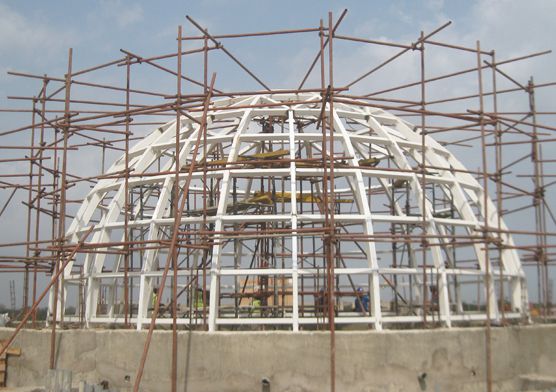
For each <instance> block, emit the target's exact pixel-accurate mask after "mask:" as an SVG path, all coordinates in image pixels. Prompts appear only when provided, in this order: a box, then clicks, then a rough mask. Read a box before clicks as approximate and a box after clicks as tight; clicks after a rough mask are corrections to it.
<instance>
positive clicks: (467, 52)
mask: <svg viewBox="0 0 556 392" xmlns="http://www.w3.org/2000/svg"><path fill="white" fill-rule="evenodd" d="M346 14H347V10H345V11H344V12H343V13H342V14H341V15H340V16H339V18H337V19H336V20H334V18H333V15H332V14H331V13H330V14H329V15H328V20H327V23H326V25H325V23H324V22H323V21H322V20H321V23H320V25H319V26H317V27H312V28H303V29H296V30H283V31H270V32H256V33H242V34H226V35H212V34H211V33H209V32H208V30H206V29H205V28H204V27H203V26H201V25H199V24H198V23H197V22H196V21H195V20H193V18H191V17H189V16H188V17H187V20H188V21H189V22H190V23H191V24H192V25H193V26H194V27H195V28H197V29H198V30H199V31H200V35H198V36H184V35H183V32H182V28H181V26H180V27H179V28H178V33H177V48H176V51H175V52H174V53H167V54H162V55H157V56H150V57H145V56H141V55H138V54H136V53H132V52H129V51H125V50H122V56H121V57H120V58H117V59H115V60H113V61H110V62H107V63H104V64H100V65H95V66H91V67H90V68H87V69H83V70H78V71H75V70H74V69H73V53H72V50H71V49H70V50H69V54H68V68H67V73H66V74H65V75H64V77H53V76H48V75H32V74H26V73H21V72H9V74H10V75H13V76H16V77H21V78H25V79H34V80H36V81H37V82H38V84H39V87H38V91H37V93H36V94H34V95H33V96H12V97H10V98H11V99H12V100H16V101H22V102H25V103H26V104H27V107H20V108H13V109H2V111H3V112H12V113H18V114H21V113H27V114H29V115H30V120H29V122H28V123H27V124H25V125H22V126H21V127H19V128H17V129H11V130H5V131H3V132H1V133H0V137H2V140H3V141H5V142H4V143H2V146H1V147H0V148H1V149H2V150H3V151H4V152H6V154H5V155H6V156H8V158H5V159H2V160H1V163H2V165H3V166H2V167H3V168H5V167H6V166H7V165H9V164H14V163H16V162H18V164H19V167H21V165H28V167H29V170H28V171H27V172H22V173H13V172H11V171H7V172H5V174H0V177H2V179H1V180H0V188H1V189H3V190H4V192H6V193H7V194H9V196H8V197H7V198H6V202H5V203H4V205H3V207H2V210H1V212H0V219H2V218H1V215H2V214H3V213H4V211H5V210H6V209H7V208H8V207H9V206H10V204H11V203H12V201H13V200H14V196H15V195H16V193H19V195H18V196H20V197H21V195H22V194H25V200H24V201H23V205H24V208H23V213H24V214H25V216H26V227H27V229H26V238H22V239H21V241H19V242H16V243H3V244H0V246H1V248H2V249H3V252H2V253H3V254H2V255H1V256H0V259H1V264H0V268H1V269H2V271H5V272H19V273H21V274H22V276H23V279H22V280H23V298H22V303H23V312H22V314H21V315H20V317H19V319H20V323H19V326H18V328H17V329H16V332H15V334H17V332H18V331H19V330H20V329H21V328H23V327H25V326H27V327H30V326H31V325H30V321H31V322H32V326H36V325H38V321H37V318H36V314H37V309H38V307H39V305H40V304H41V301H42V300H43V299H45V298H46V297H47V296H48V298H49V304H48V310H49V312H48V317H47V323H48V324H49V326H50V327H51V328H52V335H51V347H52V352H51V358H50V367H51V368H54V367H55V358H54V352H55V340H56V334H55V331H56V328H57V327H58V326H60V325H75V326H80V327H89V326H91V325H92V324H95V325H96V324H101V325H102V324H113V323H119V324H121V325H122V326H123V327H126V328H129V327H131V326H132V325H134V326H135V327H136V328H137V329H142V328H144V327H146V326H148V331H149V333H148V337H147V341H146V342H145V350H144V353H143V356H142V359H141V364H140V366H139V369H138V372H137V378H136V383H135V387H134V390H135V391H137V390H138V388H139V384H140V380H141V375H142V371H143V367H144V364H145V359H146V356H147V353H148V351H149V344H150V337H151V336H152V333H153V331H154V329H155V327H156V326H161V325H165V324H166V325H171V326H172V330H173V350H172V358H173V368H172V383H173V387H174V388H175V384H176V373H175V372H176V361H177V349H178V348H177V344H176V342H177V335H176V334H177V331H178V330H179V329H194V330H206V331H210V332H213V331H218V330H246V329H247V330H252V329H287V330H292V331H299V330H304V329H305V330H307V329H326V330H329V331H330V337H331V365H330V376H331V390H334V386H335V381H334V380H335V379H334V377H335V362H334V361H335V359H334V350H335V329H336V328H345V327H347V326H350V327H351V326H354V325H357V326H359V327H362V328H374V329H377V330H381V329H382V328H385V327H388V328H396V327H402V326H405V327H412V328H421V327H426V328H432V327H440V326H444V327H450V326H452V325H453V324H455V323H458V324H469V323H480V324H483V325H485V333H486V336H487V345H486V347H487V348H486V356H487V362H486V363H487V378H488V385H489V386H490V385H491V377H492V375H491V370H490V369H491V365H490V363H491V355H492V353H491V352H490V344H489V341H490V340H489V339H490V327H491V323H493V322H495V323H496V324H500V325H506V324H510V323H519V322H529V321H530V309H529V307H530V301H529V298H528V291H527V286H526V274H525V269H527V268H530V269H531V268H533V269H534V271H535V272H536V273H537V283H538V287H537V290H536V291H537V293H538V297H537V298H536V301H535V302H536V305H535V312H536V313H535V314H533V316H536V315H537V314H538V316H539V317H538V319H539V321H547V320H549V319H550V316H551V303H550V301H551V299H550V298H549V295H548V294H549V291H550V290H549V268H550V267H551V266H552V265H553V264H554V260H555V259H554V252H553V250H552V248H553V247H554V246H555V245H554V241H553V237H554V234H553V228H554V226H555V225H556V219H555V216H554V213H553V212H552V206H551V204H550V203H549V200H548V199H549V197H548V196H549V193H550V191H551V189H552V188H551V187H552V186H553V185H554V184H556V181H552V180H551V177H552V175H551V174H547V173H549V172H550V170H549V168H551V167H552V166H551V165H553V164H554V163H556V160H554V159H551V158H550V157H546V151H550V149H551V147H552V145H553V144H554V141H556V139H555V138H554V137H553V132H554V131H556V127H554V126H552V125H550V124H552V123H553V121H552V119H553V118H554V116H556V112H554V111H549V110H543V111H541V110H537V107H538V105H539V104H538V103H537V101H538V95H539V94H538V92H539V91H542V90H545V89H550V88H553V87H554V86H556V82H543V83H540V84H536V83H535V82H534V79H533V78H532V77H531V78H530V79H529V80H527V81H526V82H520V81H518V80H516V79H515V78H514V77H512V76H511V75H509V74H508V72H507V71H506V70H504V66H505V65H506V64H511V63H516V62H526V61H528V60H530V59H532V58H536V57H539V56H544V55H547V54H548V53H550V51H545V52H539V53H533V54H525V55H523V56H520V57H515V58H510V59H505V60H499V59H497V58H496V53H495V51H494V50H491V51H486V50H484V49H481V46H480V43H479V42H478V41H477V43H476V46H474V47H464V46H460V45H455V44H452V43H446V42H440V41H436V40H434V37H435V36H436V35H437V34H439V33H441V32H442V31H443V30H444V29H446V28H448V26H449V25H450V22H448V23H445V24H443V25H442V26H440V27H438V28H437V29H435V30H433V31H431V32H429V33H425V32H421V33H420V35H419V36H418V38H417V39H416V40H415V41H414V42H410V43H395V42H385V41H379V40H374V39H367V38H362V37H349V36H344V35H340V34H338V33H336V30H338V28H339V27H340V26H341V24H342V21H343V20H344V17H345V16H346ZM309 34H312V35H314V36H315V37H316V38H317V41H316V43H317V45H316V46H318V48H316V49H315V52H316V53H315V56H314V59H313V61H312V63H311V64H310V66H309V68H308V70H307V71H306V72H304V73H303V75H304V76H303V78H302V81H301V82H300V84H299V85H298V86H297V88H292V89H290V90H285V89H272V88H271V87H269V86H268V85H267V84H266V83H265V82H263V81H262V79H261V78H260V77H259V76H257V75H256V73H255V72H253V71H252V70H250V69H249V68H248V67H247V66H246V65H245V64H244V63H243V62H241V61H240V60H239V59H238V57H237V56H236V55H234V54H232V52H231V51H230V49H228V44H227V42H233V41H234V40H241V39H243V38H246V37H259V39H265V37H269V36H276V35H286V36H290V35H309ZM224 41H225V42H226V46H225V45H224V44H223V43H222V42H224ZM347 42H349V43H350V44H357V45H370V46H381V47H387V48H390V50H393V52H392V55H391V56H390V57H388V58H386V59H384V61H383V62H381V63H379V64H377V65H375V66H373V67H372V68H371V69H370V70H367V71H365V72H364V73H362V74H361V75H360V76H358V77H356V78H354V79H353V80H352V81H350V82H348V83H345V84H341V85H338V84H337V83H335V81H334V80H335V76H336V77H337V75H339V74H342V72H343V70H342V69H341V68H338V67H337V66H336V67H335V63H334V50H335V49H334V48H336V47H337V46H338V45H342V44H344V43H347ZM184 43H187V45H190V46H191V49H189V48H188V50H184V49H183V45H184ZM429 50H442V51H443V53H445V55H446V56H450V55H453V54H454V53H456V54H457V55H458V56H462V58H466V59H467V60H470V61H471V63H472V64H473V65H472V66H470V67H468V68H465V69H457V70H453V72H450V73H447V74H441V75H428V73H427V69H428V68H426V64H427V56H426V54H427V53H428V51H429ZM215 51H218V52H221V53H223V54H224V55H225V56H226V57H227V58H228V59H230V60H231V61H232V62H233V63H234V64H235V65H237V66H238V67H240V68H241V69H242V70H243V71H245V73H246V74H247V76H248V77H249V78H250V79H252V80H253V81H254V83H256V84H257V85H258V86H259V87H260V88H262V90H253V91H242V90H236V91H225V90H220V89H218V88H217V87H218V83H217V82H218V80H219V79H218V78H217V76H216V74H215V73H212V76H211V77H209V75H210V74H211V73H210V69H211V67H210V64H209V57H210V55H211V54H212V53H213V52H215ZM194 56H197V57H199V56H200V58H201V60H200V64H201V65H202V67H201V70H200V72H197V73H195V72H193V71H191V72H190V73H184V72H183V66H182V61H183V59H185V58H190V57H194ZM407 56H417V59H418V64H419V65H418V67H417V69H415V70H414V71H415V73H416V75H417V76H416V80H415V81H414V82H412V83H404V84H402V85H395V84H393V85H390V86H388V88H381V89H378V90H376V89H375V90H371V89H370V87H369V85H366V84H365V81H368V80H369V78H370V77H372V76H374V75H375V74H377V73H379V72H380V71H381V70H383V69H387V68H388V67H389V66H391V64H393V63H395V62H396V61H399V59H400V58H403V57H407ZM137 68H141V69H142V70H143V69H145V68H146V69H148V70H149V71H151V72H154V73H155V75H156V77H159V78H166V79H170V80H172V81H173V83H175V86H176V88H175V91H158V90H157V89H156V88H155V87H153V88H152V89H149V90H146V89H140V88H134V87H132V86H133V82H134V80H135V79H134V78H133V77H132V76H133V75H135V74H134V71H135V70H136V69H137ZM107 70H117V71H118V72H120V73H121V74H123V78H122V79H121V83H120V84H115V83H109V84H108V83H107V84H103V83H100V82H92V81H91V80H101V79H102V78H101V77H98V78H92V77H91V75H97V74H100V75H102V73H103V72H106V71H107ZM319 71H320V74H319ZM312 74H313V75H316V74H319V75H318V76H316V77H313V78H311V75H312ZM460 78H463V80H464V81H465V83H467V84H469V85H472V86H476V91H475V92H474V93H471V94H467V95H463V96H445V95H444V96H442V97H440V98H429V93H430V91H431V90H432V87H431V86H435V85H437V84H439V83H444V84H443V86H444V87H445V86H447V85H448V86H449V85H450V84H451V83H455V82H456V81H458V80H460ZM186 83H187V86H188V90H187V91H185V92H184V85H186ZM311 83H312V86H311V87H306V85H309V84H311ZM370 86H372V84H371V85H370ZM501 86H507V87H503V88H502V87H501ZM353 91H362V92H361V93H351V92H353ZM435 91H437V90H435ZM448 91H450V90H448ZM98 97H110V98H106V99H102V98H98ZM508 97H512V104H507V102H509V99H508ZM514 101H518V102H521V101H523V102H525V103H524V104H523V105H522V106H523V108H518V109H516V108H515V105H514V104H513V102H514ZM505 105H507V106H508V107H509V109H505ZM145 129H149V133H148V134H147V135H146V136H144V137H143V136H138V135H140V134H141V133H142V132H144V130H145ZM14 135H16V136H17V137H18V138H17V139H14ZM27 137H28V140H29V142H28V143H27V144H25V143H23V144H19V145H14V144H13V140H23V138H27ZM441 139H442V140H441ZM20 143H21V142H20ZM456 149H460V150H462V151H465V149H468V150H469V151H470V152H469V153H468V154H469V155H472V157H471V159H470V164H468V163H467V162H465V160H463V161H464V163H465V165H464V164H462V163H460V161H459V160H458V159H456V158H455V154H454V153H453V152H452V150H456ZM543 149H544V151H545V155H543ZM87 154H94V155H96V156H101V157H102V159H101V167H100V168H99V170H98V173H97V174H96V175H86V176H83V175H82V173H81V171H80V169H79V168H80V167H83V166H84V165H85V164H84V162H82V161H81V162H80V160H82V159H87V158H86V157H87ZM114 154H118V155H120V156H119V158H117V159H115V161H114V164H112V165H111V166H109V167H108V168H106V167H105V164H106V161H107V158H106V156H107V155H114ZM79 162H80V163H79ZM470 165H477V166H478V169H474V170H473V169H470V168H469V167H470ZM547 168H548V169H547ZM88 187H91V188H92V189H88ZM514 214H516V215H518V216H522V217H526V218H525V219H527V224H525V225H523V226H522V227H519V228H512V226H511V225H510V224H506V223H505V222H504V220H506V222H508V221H509V220H511V218H508V217H510V216H513V215H514ZM533 217H534V218H533ZM531 222H533V223H532V225H533V226H531V227H528V225H529V224H530V223H531ZM47 234H48V235H47ZM11 250H13V252H12V251H11ZM10 253H11V254H10ZM41 274H44V275H46V276H47V277H48V280H49V283H48V285H47V286H46V288H45V289H44V290H43V291H41V292H39V290H38V289H37V279H38V277H39V275H41ZM529 282H530V283H531V280H530V281H529ZM15 334H14V336H13V337H12V339H10V340H9V341H8V342H7V344H6V345H4V346H3V347H2V350H1V352H0V355H1V353H2V352H4V351H5V350H6V349H7V347H8V345H9V344H11V342H12V341H13V339H14V338H15Z"/></svg>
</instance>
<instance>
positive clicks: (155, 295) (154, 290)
mask: <svg viewBox="0 0 556 392" xmlns="http://www.w3.org/2000/svg"><path fill="white" fill-rule="evenodd" d="M157 301H158V288H156V287H155V288H154V289H153V295H152V298H151V305H152V310H153V311H154V308H156V302H157Z"/></svg>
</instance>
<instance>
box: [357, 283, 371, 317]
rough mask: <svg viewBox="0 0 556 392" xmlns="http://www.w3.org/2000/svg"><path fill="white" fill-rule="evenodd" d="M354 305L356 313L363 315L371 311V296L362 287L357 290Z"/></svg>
mask: <svg viewBox="0 0 556 392" xmlns="http://www.w3.org/2000/svg"><path fill="white" fill-rule="evenodd" d="M354 305H355V306H354V307H355V311H356V312H360V313H363V312H368V311H369V294H367V293H365V292H364V291H363V289H362V288H361V287H358V288H357V295H356V297H355V304H354Z"/></svg>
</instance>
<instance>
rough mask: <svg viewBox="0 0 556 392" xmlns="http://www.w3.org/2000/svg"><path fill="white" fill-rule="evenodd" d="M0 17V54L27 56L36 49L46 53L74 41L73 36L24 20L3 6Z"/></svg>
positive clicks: (18, 14)
mask: <svg viewBox="0 0 556 392" xmlns="http://www.w3.org/2000/svg"><path fill="white" fill-rule="evenodd" d="M0 15H1V17H0V53H12V54H13V53H14V52H15V53H17V54H18V55H27V54H29V53H33V52H34V51H36V50H38V49H40V50H41V51H42V52H48V51H53V50H59V49H61V48H66V47H68V46H71V44H72V43H75V41H76V38H75V36H74V35H72V34H68V33H66V32H64V31H62V30H60V29H58V28H56V27H53V26H50V25H45V24H43V23H41V22H40V21H37V20H31V19H29V18H26V17H25V16H24V15H22V14H20V13H18V12H17V11H15V10H13V9H12V8H10V7H9V6H7V5H5V4H0ZM45 49H46V50H45Z"/></svg>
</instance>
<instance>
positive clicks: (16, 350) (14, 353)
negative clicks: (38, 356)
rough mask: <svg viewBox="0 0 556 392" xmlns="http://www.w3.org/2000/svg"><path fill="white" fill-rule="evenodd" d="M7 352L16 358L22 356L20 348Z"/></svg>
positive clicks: (10, 349) (13, 348)
mask: <svg viewBox="0 0 556 392" xmlns="http://www.w3.org/2000/svg"><path fill="white" fill-rule="evenodd" d="M6 352H7V353H8V355H14V356H16V357H19V356H20V355H21V349H20V348H15V347H12V348H9V349H7V350H6Z"/></svg>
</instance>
